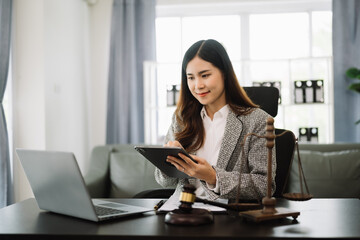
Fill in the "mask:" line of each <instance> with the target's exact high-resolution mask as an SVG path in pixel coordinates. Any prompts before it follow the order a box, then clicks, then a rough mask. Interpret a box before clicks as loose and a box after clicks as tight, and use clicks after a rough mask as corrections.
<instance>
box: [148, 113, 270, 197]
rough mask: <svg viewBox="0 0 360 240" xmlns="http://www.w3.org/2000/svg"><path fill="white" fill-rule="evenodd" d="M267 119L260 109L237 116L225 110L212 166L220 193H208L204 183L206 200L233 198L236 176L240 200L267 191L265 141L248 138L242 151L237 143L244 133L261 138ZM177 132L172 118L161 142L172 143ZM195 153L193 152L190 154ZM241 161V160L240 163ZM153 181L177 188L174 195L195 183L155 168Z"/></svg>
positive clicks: (263, 193)
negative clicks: (219, 139)
mask: <svg viewBox="0 0 360 240" xmlns="http://www.w3.org/2000/svg"><path fill="white" fill-rule="evenodd" d="M269 117H271V116H270V115H269V114H267V113H266V112H265V111H263V110H261V109H260V108H256V109H254V110H253V111H252V112H251V113H250V114H248V115H237V114H235V113H234V112H233V111H231V109H230V111H229V114H228V117H227V120H226V126H225V132H224V137H223V141H222V143H221V148H220V152H219V156H218V161H217V164H216V166H213V168H214V169H215V171H216V177H217V181H218V184H219V188H220V193H215V192H214V191H212V190H210V189H209V188H208V187H207V185H206V183H205V182H204V181H201V183H202V184H201V187H203V188H204V190H205V192H206V195H207V198H208V199H209V200H215V199H217V198H225V199H234V198H235V197H236V194H237V189H238V184H239V176H241V181H240V182H241V184H240V198H241V199H261V198H262V197H264V196H265V195H266V192H267V154H268V149H267V148H266V146H265V145H266V140H265V138H258V137H256V136H248V137H247V138H246V142H245V144H244V151H243V152H242V147H241V142H242V141H243V139H244V137H245V135H246V134H248V133H256V134H258V135H261V136H263V135H265V132H266V120H267V118H269ZM178 131H180V126H179V125H178V123H177V121H176V117H175V115H174V116H173V119H172V124H171V126H170V128H169V131H168V133H167V135H166V138H165V142H168V141H174V140H175V136H174V133H176V132H178ZM275 152H276V150H275V146H274V148H273V151H272V191H273V193H274V192H275V174H276V154H275ZM193 154H196V153H193ZM241 159H242V160H241ZM155 179H156V181H157V182H158V183H159V184H160V185H161V186H163V187H172V186H177V187H176V191H175V193H180V192H181V191H182V186H183V185H184V184H186V183H191V184H194V183H195V179H193V178H189V179H177V178H172V177H169V176H167V175H166V174H164V173H163V172H161V170H159V169H158V168H156V169H155Z"/></svg>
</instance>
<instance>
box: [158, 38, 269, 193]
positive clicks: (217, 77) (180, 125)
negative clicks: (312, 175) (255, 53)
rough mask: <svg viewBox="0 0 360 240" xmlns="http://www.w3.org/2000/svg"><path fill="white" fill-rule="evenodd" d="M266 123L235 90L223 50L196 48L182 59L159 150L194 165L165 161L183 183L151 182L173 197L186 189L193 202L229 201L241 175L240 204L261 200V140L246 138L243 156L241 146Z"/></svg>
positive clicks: (208, 44)
mask: <svg viewBox="0 0 360 240" xmlns="http://www.w3.org/2000/svg"><path fill="white" fill-rule="evenodd" d="M268 117H270V115H268V114H267V113H266V112H264V111H263V110H261V109H260V108H258V106H257V105H255V104H254V103H253V102H252V101H251V100H250V99H249V97H248V96H247V95H246V93H245V91H244V90H243V88H242V87H240V85H239V83H238V80H237V78H236V75H235V73H234V70H233V67H232V64H231V61H230V59H229V56H228V54H227V53H226V50H225V49H224V47H223V46H222V45H221V44H220V43H219V42H217V41H215V40H211V39H210V40H201V41H198V42H196V43H195V44H193V45H192V46H191V47H190V48H189V49H188V50H187V52H186V53H185V56H184V59H183V63H182V77H181V90H180V98H179V102H178V105H177V108H176V111H175V113H174V116H173V119H172V124H171V126H170V128H169V131H168V133H167V136H166V138H165V142H166V144H165V146H177V147H183V148H184V149H185V150H186V151H187V152H189V153H190V154H191V156H192V158H193V159H194V160H195V161H196V163H195V162H193V161H191V160H190V159H189V158H187V157H186V156H184V155H181V154H179V157H178V158H176V157H172V156H168V158H167V161H168V162H169V163H171V164H173V165H174V166H175V167H176V168H177V169H178V170H179V171H182V172H184V173H185V174H187V175H188V176H189V179H177V178H171V177H169V176H167V175H166V174H164V173H163V172H161V170H159V169H156V170H155V178H156V181H157V182H158V183H159V184H160V185H162V186H163V187H169V186H174V185H177V188H176V192H177V193H178V192H180V191H181V190H182V186H183V185H184V184H186V183H191V184H194V185H195V187H196V191H195V194H196V196H197V197H201V198H207V199H210V200H215V199H217V198H225V199H234V198H235V197H236V194H237V189H238V183H239V175H240V172H241V185H240V188H239V189H240V198H241V199H260V198H262V197H263V196H265V195H266V188H267V183H266V182H267V178H266V175H267V165H266V164H267V148H266V147H265V141H266V140H265V139H264V138H257V137H255V136H249V137H247V138H246V142H245V144H244V151H243V152H242V146H241V142H242V141H243V139H244V137H245V135H246V134H248V133H256V134H258V135H264V134H265V129H266V120H267V118H268ZM274 153H275V151H273V167H272V169H273V174H272V176H273V179H272V189H273V191H274V190H275V180H274V179H275V169H276V165H275V162H276V161H275V154H274ZM242 155H243V156H242ZM242 157H243V159H244V160H241V159H242ZM241 161H243V163H242V164H241ZM240 165H241V166H240Z"/></svg>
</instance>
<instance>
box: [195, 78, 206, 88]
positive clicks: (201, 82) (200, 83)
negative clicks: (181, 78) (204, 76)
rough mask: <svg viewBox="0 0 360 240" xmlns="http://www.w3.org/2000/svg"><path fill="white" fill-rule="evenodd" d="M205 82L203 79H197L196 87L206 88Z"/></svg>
mask: <svg viewBox="0 0 360 240" xmlns="http://www.w3.org/2000/svg"><path fill="white" fill-rule="evenodd" d="M204 86H205V85H204V82H203V81H202V80H200V79H197V80H196V83H195V87H196V88H197V89H201V88H204Z"/></svg>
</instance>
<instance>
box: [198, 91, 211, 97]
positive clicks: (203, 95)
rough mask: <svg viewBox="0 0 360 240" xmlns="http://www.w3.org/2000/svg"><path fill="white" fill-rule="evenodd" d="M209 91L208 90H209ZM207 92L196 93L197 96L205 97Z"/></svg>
mask: <svg viewBox="0 0 360 240" xmlns="http://www.w3.org/2000/svg"><path fill="white" fill-rule="evenodd" d="M209 92H210V91H209ZM209 92H203V93H197V95H198V96H199V97H205V96H206V95H207V94H208V93H209Z"/></svg>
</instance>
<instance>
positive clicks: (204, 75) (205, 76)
mask: <svg viewBox="0 0 360 240" xmlns="http://www.w3.org/2000/svg"><path fill="white" fill-rule="evenodd" d="M209 76H210V74H203V75H202V78H207V77H209Z"/></svg>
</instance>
